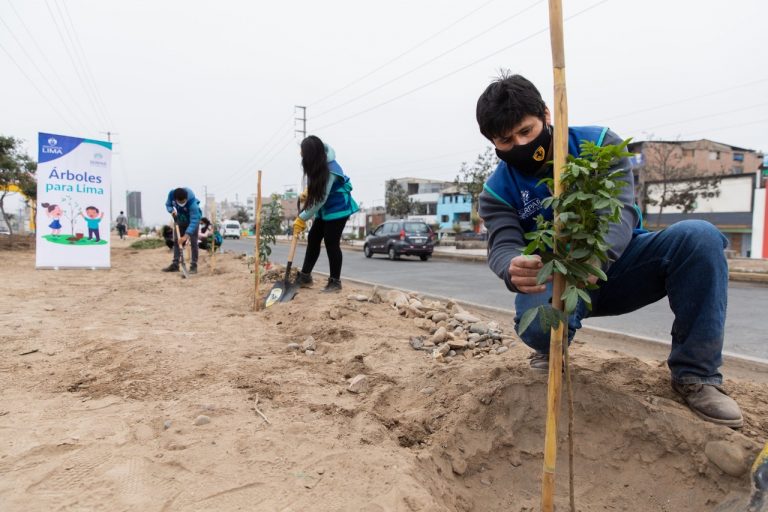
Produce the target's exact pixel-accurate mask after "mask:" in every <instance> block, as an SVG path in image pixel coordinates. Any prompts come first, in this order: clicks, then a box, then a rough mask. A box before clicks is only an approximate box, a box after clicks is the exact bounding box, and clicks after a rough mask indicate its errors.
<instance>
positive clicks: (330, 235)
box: [293, 135, 358, 292]
mask: <svg viewBox="0 0 768 512" xmlns="http://www.w3.org/2000/svg"><path fill="white" fill-rule="evenodd" d="M301 166H302V168H303V170H304V175H305V176H306V177H307V188H306V190H305V191H304V192H302V206H303V207H304V210H303V211H302V212H301V213H299V216H298V217H296V220H295V221H294V223H293V236H298V235H300V234H301V233H302V231H304V230H305V229H306V227H307V221H308V220H310V219H312V218H313V217H314V219H315V220H314V222H313V223H312V227H311V228H310V230H309V234H308V235H307V252H306V254H305V255H304V265H303V266H302V268H301V272H299V276H298V278H297V282H298V283H299V284H301V285H302V286H309V285H310V284H312V269H313V268H314V267H315V263H317V258H319V257H320V243H321V242H323V241H324V242H325V251H326V252H327V253H328V266H329V267H330V270H331V277H330V278H329V279H328V284H327V285H326V286H325V288H324V289H323V291H324V292H335V291H339V290H341V279H340V278H341V260H342V255H341V233H342V231H343V230H344V225H345V224H346V223H347V219H349V216H350V215H352V214H353V213H355V212H356V211H357V210H358V206H357V203H356V202H355V200H354V199H352V196H351V195H350V192H351V191H352V184H351V183H350V181H349V178H348V177H347V176H346V175H345V174H344V171H343V170H342V169H341V166H340V165H339V163H338V162H337V161H336V154H335V152H334V151H333V148H331V147H330V146H328V145H327V144H323V141H322V140H320V138H319V137H316V136H314V135H310V136H309V137H307V138H306V139H304V140H303V141H301Z"/></svg>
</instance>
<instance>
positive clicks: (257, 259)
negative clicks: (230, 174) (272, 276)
mask: <svg viewBox="0 0 768 512" xmlns="http://www.w3.org/2000/svg"><path fill="white" fill-rule="evenodd" d="M257 182H258V185H257V187H256V226H255V229H254V231H255V232H256V233H254V234H255V235H256V247H255V249H254V252H253V254H254V256H255V259H254V273H255V274H256V281H255V282H256V284H255V288H254V294H253V310H254V311H258V310H260V309H261V301H260V300H259V281H261V279H260V276H259V267H260V266H261V254H260V251H259V245H260V243H259V242H260V239H261V171H259V172H258V179H257Z"/></svg>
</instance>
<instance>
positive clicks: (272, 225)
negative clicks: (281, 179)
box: [259, 194, 283, 263]
mask: <svg viewBox="0 0 768 512" xmlns="http://www.w3.org/2000/svg"><path fill="white" fill-rule="evenodd" d="M282 220H283V209H282V205H281V204H280V196H279V195H278V194H272V201H271V202H270V203H268V204H266V205H264V206H262V208H261V233H260V235H259V259H260V261H261V262H262V263H267V262H268V261H269V256H270V255H271V254H272V246H273V245H274V244H275V243H276V242H277V235H279V234H280V232H281V224H282Z"/></svg>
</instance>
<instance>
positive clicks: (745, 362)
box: [314, 271, 768, 371]
mask: <svg viewBox="0 0 768 512" xmlns="http://www.w3.org/2000/svg"><path fill="white" fill-rule="evenodd" d="M314 273H316V274H320V275H323V276H327V275H328V274H327V273H325V272H318V271H314ZM342 280H343V282H348V283H354V284H357V285H361V286H366V287H369V288H373V287H377V288H379V289H383V290H399V291H401V292H405V293H418V294H419V295H421V296H423V297H425V298H428V299H431V300H439V301H442V302H448V301H449V300H451V301H453V302H455V303H457V304H460V305H462V306H465V307H468V308H472V309H476V310H479V311H482V312H484V313H486V314H493V315H508V316H509V317H510V319H511V317H512V315H514V310H512V309H505V308H499V307H495V306H487V305H485V304H479V303H477V302H472V301H467V300H461V299H456V298H454V297H447V296H445V295H437V294H433V293H424V292H421V291H419V290H409V289H406V288H399V287H397V286H389V285H385V284H379V283H373V282H370V281H365V280H363V279H354V278H349V277H343V276H342ZM579 331H580V332H583V333H585V334H588V335H591V336H595V337H600V338H603V339H606V338H607V339H609V340H616V341H622V342H626V343H628V344H637V345H645V346H649V347H654V348H659V347H665V348H666V349H667V350H668V349H669V348H670V347H671V343H670V342H668V341H665V340H660V339H656V338H650V337H645V336H638V335H635V334H627V333H624V332H620V331H614V330H612V329H605V328H602V327H592V326H586V325H585V326H582V327H581V329H579ZM723 360H724V362H727V363H730V364H734V365H738V366H741V367H746V368H752V369H754V368H755V367H759V368H760V369H764V370H766V371H768V359H761V358H759V357H751V356H743V355H739V354H734V353H732V352H727V351H726V352H723Z"/></svg>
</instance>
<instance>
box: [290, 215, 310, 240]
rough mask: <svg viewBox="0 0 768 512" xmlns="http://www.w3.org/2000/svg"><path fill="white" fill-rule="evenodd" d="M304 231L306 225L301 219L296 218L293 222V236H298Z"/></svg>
mask: <svg viewBox="0 0 768 512" xmlns="http://www.w3.org/2000/svg"><path fill="white" fill-rule="evenodd" d="M305 229H307V223H306V222H305V221H304V219H302V218H301V217H296V220H295V221H293V236H299V235H300V234H301V233H302V232H303V231H304V230H305Z"/></svg>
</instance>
